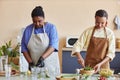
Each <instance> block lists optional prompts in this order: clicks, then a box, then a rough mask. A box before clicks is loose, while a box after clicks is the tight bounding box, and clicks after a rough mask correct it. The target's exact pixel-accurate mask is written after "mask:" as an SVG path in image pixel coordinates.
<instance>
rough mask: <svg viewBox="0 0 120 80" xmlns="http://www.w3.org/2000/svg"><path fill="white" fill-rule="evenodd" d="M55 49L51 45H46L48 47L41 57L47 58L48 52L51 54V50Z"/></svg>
mask: <svg viewBox="0 0 120 80" xmlns="http://www.w3.org/2000/svg"><path fill="white" fill-rule="evenodd" d="M54 50H55V49H54V48H53V47H48V49H47V50H46V51H45V53H43V55H42V57H43V58H44V59H45V58H47V57H48V56H49V55H50V54H52V52H53V51H54Z"/></svg>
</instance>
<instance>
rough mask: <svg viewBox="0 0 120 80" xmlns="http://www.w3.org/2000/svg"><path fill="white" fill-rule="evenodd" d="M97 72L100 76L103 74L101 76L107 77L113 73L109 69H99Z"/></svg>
mask: <svg viewBox="0 0 120 80" xmlns="http://www.w3.org/2000/svg"><path fill="white" fill-rule="evenodd" d="M99 74H100V76H103V77H109V76H112V75H113V74H114V70H111V69H101V70H100V71H99Z"/></svg>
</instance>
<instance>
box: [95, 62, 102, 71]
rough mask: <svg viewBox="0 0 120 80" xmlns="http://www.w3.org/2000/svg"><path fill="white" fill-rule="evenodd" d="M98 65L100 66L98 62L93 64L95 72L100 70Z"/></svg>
mask: <svg viewBox="0 0 120 80" xmlns="http://www.w3.org/2000/svg"><path fill="white" fill-rule="evenodd" d="M100 67H101V64H100V63H98V64H97V65H95V66H94V70H95V73H97V72H98V71H100Z"/></svg>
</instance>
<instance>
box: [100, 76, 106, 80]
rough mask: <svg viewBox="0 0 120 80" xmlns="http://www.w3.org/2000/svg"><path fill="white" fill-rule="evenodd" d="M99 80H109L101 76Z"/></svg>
mask: <svg viewBox="0 0 120 80" xmlns="http://www.w3.org/2000/svg"><path fill="white" fill-rule="evenodd" d="M99 80H107V79H106V77H102V76H101V77H100V79H99Z"/></svg>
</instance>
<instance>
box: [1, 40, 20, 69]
mask: <svg viewBox="0 0 120 80" xmlns="http://www.w3.org/2000/svg"><path fill="white" fill-rule="evenodd" d="M6 55H7V56H8V64H11V65H12V66H13V67H14V68H15V67H16V69H17V66H18V65H19V44H17V45H16V46H15V47H12V41H11V40H10V41H9V42H7V43H5V44H4V45H2V46H1V47H0V56H6Z"/></svg>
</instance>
